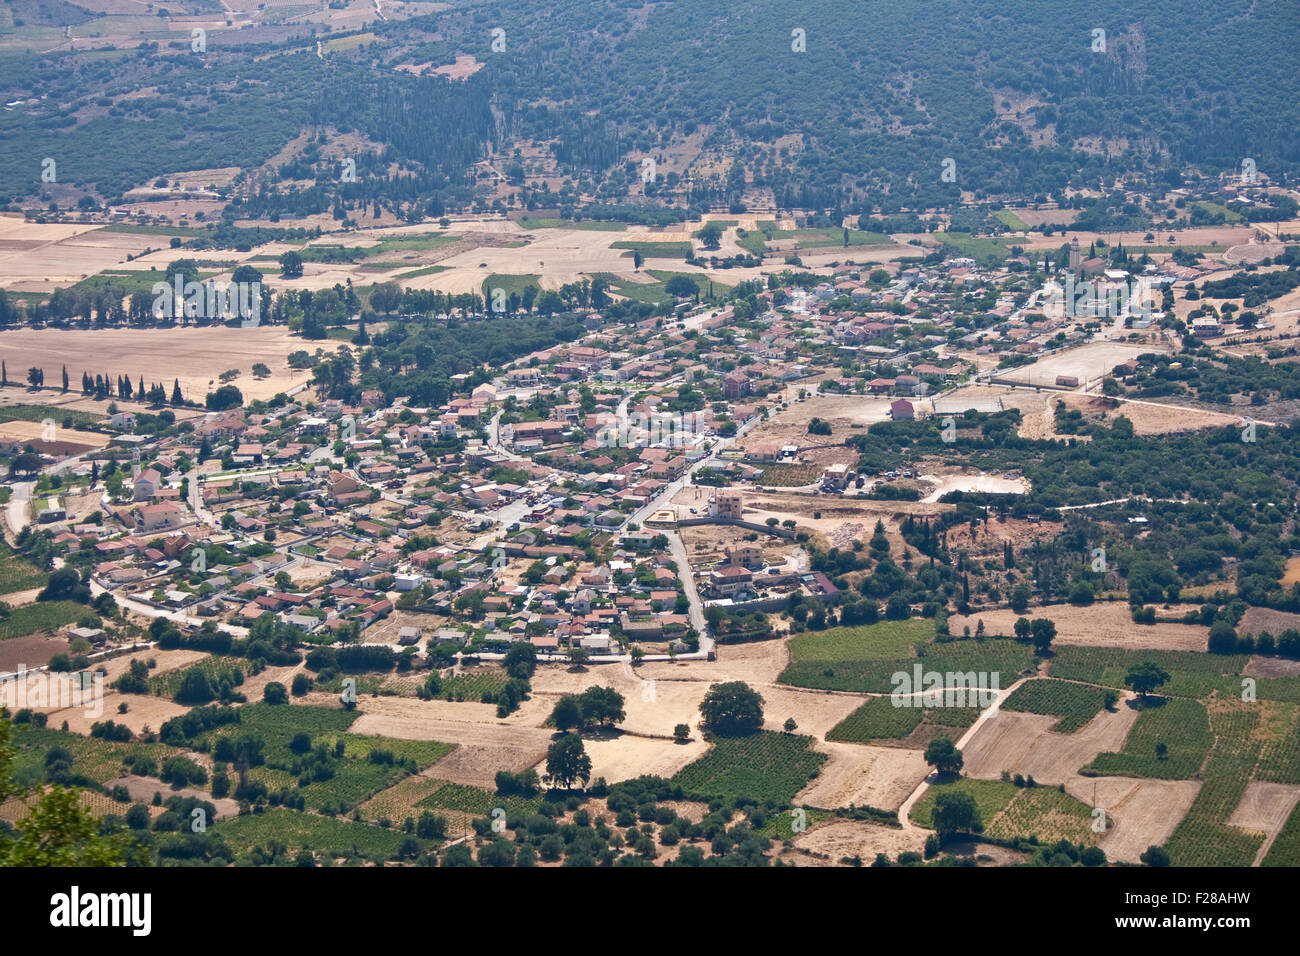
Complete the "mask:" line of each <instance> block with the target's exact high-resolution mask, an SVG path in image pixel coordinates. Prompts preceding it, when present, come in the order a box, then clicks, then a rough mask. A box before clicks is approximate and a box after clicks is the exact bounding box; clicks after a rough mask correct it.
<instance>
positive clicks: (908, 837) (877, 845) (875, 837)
mask: <svg viewBox="0 0 1300 956" xmlns="http://www.w3.org/2000/svg"><path fill="white" fill-rule="evenodd" d="M928 833H929V831H927V830H898V829H894V828H893V827H882V826H880V825H878V824H875V823H866V822H863V821H859V820H828V821H827V822H825V823H822V824H819V825H817V826H814V827H811V828H810V829H809V830H808V831H807V832H806V833H802V834H800V835H799V836H797V837H795V838H794V840H793V843H794V845H795V846H796V847H797V848H798V849H800V850H807V851H808V852H810V853H818V854H823V855H824V856H826V857H829V859H828V860H825V861H819V860H815V859H809V858H808V857H805V856H804V855H803V854H800V853H788V854H785V855H784V856H783V859H784V860H785V862H787V863H794V864H795V865H796V866H819V865H822V866H824V865H832V864H836V863H838V862H839V861H840V860H841V859H843V858H844V857H854V856H856V857H859V858H860V859H861V860H862V861H863V863H864V864H869V863H871V861H873V860H874V859H875V858H876V854H877V853H885V854H888V856H889V857H890V858H891V859H892V858H895V857H897V856H898V854H900V853H906V852H909V851H911V852H920V851H921V850H922V849H923V848H924V847H925V838H926V836H927V835H928Z"/></svg>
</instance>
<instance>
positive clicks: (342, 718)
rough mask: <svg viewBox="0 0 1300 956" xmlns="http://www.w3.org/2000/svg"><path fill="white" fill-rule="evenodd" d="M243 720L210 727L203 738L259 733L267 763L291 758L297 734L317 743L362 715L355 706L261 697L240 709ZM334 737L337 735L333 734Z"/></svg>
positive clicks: (341, 731) (343, 728) (344, 728)
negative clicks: (270, 700) (274, 701)
mask: <svg viewBox="0 0 1300 956" xmlns="http://www.w3.org/2000/svg"><path fill="white" fill-rule="evenodd" d="M239 715H240V721H239V723H237V724H226V725H224V726H222V727H218V728H217V729H216V730H212V731H209V732H208V733H207V734H205V735H202V737H201V738H200V739H204V738H206V739H207V740H209V741H211V740H213V739H215V738H216V737H218V736H235V737H238V736H241V735H243V734H246V733H250V732H251V733H255V734H257V735H258V736H260V737H261V738H262V741H263V742H264V743H265V745H266V751H265V753H266V760H267V763H270V764H276V763H280V762H288V761H289V760H290V759H292V757H293V754H292V753H291V752H290V750H289V741H291V740H292V739H293V738H294V735H295V734H298V733H305V734H307V735H309V736H310V737H311V738H312V742H313V743H316V742H317V740H318V738H322V737H324V736H325V735H330V734H340V733H343V732H344V731H346V730H347V729H348V728H349V727H351V726H352V724H353V722H355V721H356V719H357V718H358V717H360V716H361V715H360V714H359V713H358V712H357V711H355V710H343V709H342V708H334V707H311V706H308V705H306V704H279V705H275V706H273V705H271V704H267V703H263V702H261V701H259V702H257V703H251V704H248V705H247V706H244V707H241V708H240V709H239ZM330 739H331V740H332V739H334V738H333V737H331V738H330Z"/></svg>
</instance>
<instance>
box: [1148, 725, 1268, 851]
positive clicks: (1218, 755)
mask: <svg viewBox="0 0 1300 956" xmlns="http://www.w3.org/2000/svg"><path fill="white" fill-rule="evenodd" d="M1249 706H1250V705H1242V704H1239V703H1220V702H1217V701H1216V702H1213V703H1212V705H1211V711H1210V727H1211V729H1212V730H1213V732H1214V737H1215V740H1214V746H1213V748H1212V749H1211V750H1210V757H1209V759H1208V760H1207V761H1206V762H1205V770H1204V772H1203V773H1202V778H1203V780H1204V783H1202V784H1201V789H1200V791H1199V792H1198V793H1197V794H1196V799H1195V800H1194V801H1192V805H1191V807H1190V808H1188V810H1187V815H1186V816H1185V817H1183V820H1182V822H1181V823H1179V824H1178V829H1176V830H1175V831H1174V834H1173V836H1171V837H1170V838H1169V842H1168V843H1166V844H1165V849H1166V850H1167V851H1168V852H1169V858H1170V861H1171V862H1172V863H1173V865H1174V866H1250V864H1251V863H1252V862H1253V861H1254V859H1255V855H1256V854H1257V853H1258V852H1259V848H1260V846H1261V845H1262V844H1263V842H1264V834H1262V833H1254V832H1250V831H1247V830H1242V829H1239V828H1237V827H1233V826H1228V823H1227V821H1228V818H1229V817H1231V816H1232V813H1233V811H1234V810H1236V809H1237V806H1238V805H1239V804H1240V803H1241V797H1242V794H1244V793H1245V792H1246V784H1247V783H1249V782H1250V778H1251V775H1252V773H1253V772H1254V770H1255V764H1256V762H1257V761H1258V759H1259V749H1260V747H1259V741H1258V740H1257V739H1255V737H1254V731H1255V728H1256V726H1257V725H1258V723H1259V712H1258V711H1256V710H1250V709H1248V707H1249Z"/></svg>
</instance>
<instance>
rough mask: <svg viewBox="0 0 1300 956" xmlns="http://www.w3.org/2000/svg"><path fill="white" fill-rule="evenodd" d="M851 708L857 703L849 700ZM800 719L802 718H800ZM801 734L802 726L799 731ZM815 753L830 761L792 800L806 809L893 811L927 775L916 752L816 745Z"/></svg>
mask: <svg viewBox="0 0 1300 956" xmlns="http://www.w3.org/2000/svg"><path fill="white" fill-rule="evenodd" d="M851 700H852V702H853V704H855V705H857V704H858V703H860V701H858V700H857V699H854V698H851ZM800 717H801V719H802V715H800ZM799 729H800V731H801V732H802V731H803V725H802V724H801V725H800V727H799ZM817 749H818V750H820V751H823V752H824V753H829V754H830V755H831V759H830V760H828V761H826V763H824V764H823V765H822V769H821V773H820V774H818V776H817V778H816V779H815V780H813V781H812V783H810V784H809V785H808V786H807V787H805V788H804V789H803V790H802V791H801V792H800V793H799V795H798V796H797V797H796V798H795V803H797V804H803V805H804V806H809V807H823V808H835V807H847V806H849V805H850V804H853V805H856V806H869V807H875V808H876V809H878V810H897V809H898V808H899V807H900V806H902V805H903V801H904V800H906V799H907V797H908V794H910V793H911V792H912V791H913V790H915V789H916V788H917V786H918V785H919V784H920V783H921V781H922V780H924V779H925V776H926V774H927V773H928V772H929V769H930V768H929V765H928V764H926V762H925V758H924V756H923V754H922V751H920V750H903V749H902V748H899V747H873V746H864V745H860V744H844V743H834V742H831V741H820V742H819V743H818V744H817Z"/></svg>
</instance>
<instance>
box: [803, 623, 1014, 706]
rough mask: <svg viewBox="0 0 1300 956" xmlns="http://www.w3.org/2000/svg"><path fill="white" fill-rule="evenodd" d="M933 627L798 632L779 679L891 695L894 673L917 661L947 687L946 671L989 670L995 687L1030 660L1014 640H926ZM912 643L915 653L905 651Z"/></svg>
mask: <svg viewBox="0 0 1300 956" xmlns="http://www.w3.org/2000/svg"><path fill="white" fill-rule="evenodd" d="M933 630H934V625H933V624H932V623H931V622H929V621H924V620H911V621H881V622H878V623H876V624H868V625H862V626H859V627H850V628H832V629H830V630H828V631H823V632H820V633H810V634H801V635H799V636H797V637H794V638H792V639H791V640H790V653H791V656H792V657H793V661H792V662H791V663H790V664H789V666H787V667H786V669H785V670H784V671H782V672H781V676H780V678H778V679H779V680H780V682H781V683H783V684H790V685H792V686H795V687H812V688H815V689H817V690H847V691H854V692H857V693H891V692H893V691H894V690H895V689H896V688H898V687H899V686H900V685H898V684H896V683H895V681H894V679H893V675H895V674H898V673H903V674H907V675H908V676H909V678H910V677H911V676H912V674H913V672H914V667H915V665H917V664H920V665H921V667H922V668H923V670H924V671H925V672H926V673H929V672H938V673H940V674H943V675H944V683H945V685H948V684H949V683H950V681H949V680H948V675H950V674H962V675H970V674H971V672H975V673H976V674H977V675H978V674H981V673H984V674H988V675H989V678H988V680H989V683H990V685H991V683H992V679H993V677H992V675H997V680H998V686H1000V687H1005V686H1008V685H1010V684H1011V683H1012V682H1013V681H1014V680H1015V678H1016V676H1017V675H1018V674H1019V673H1020V672H1022V671H1024V670H1025V669H1026V668H1027V667H1029V665H1030V664H1031V663H1032V661H1033V650H1032V649H1031V648H1030V647H1029V646H1028V645H1027V644H1021V643H1019V642H1017V641H1012V640H987V641H970V640H966V641H949V642H946V643H942V644H941V643H935V642H933V641H932V642H930V643H924V641H925V640H926V639H927V638H928V636H929V635H930V634H932V633H933ZM913 645H917V656H916V657H913V656H911V655H910V653H909V651H910V649H911V648H912V647H913ZM967 679H968V678H967ZM952 686H956V683H955V682H952ZM916 689H921V688H916Z"/></svg>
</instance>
